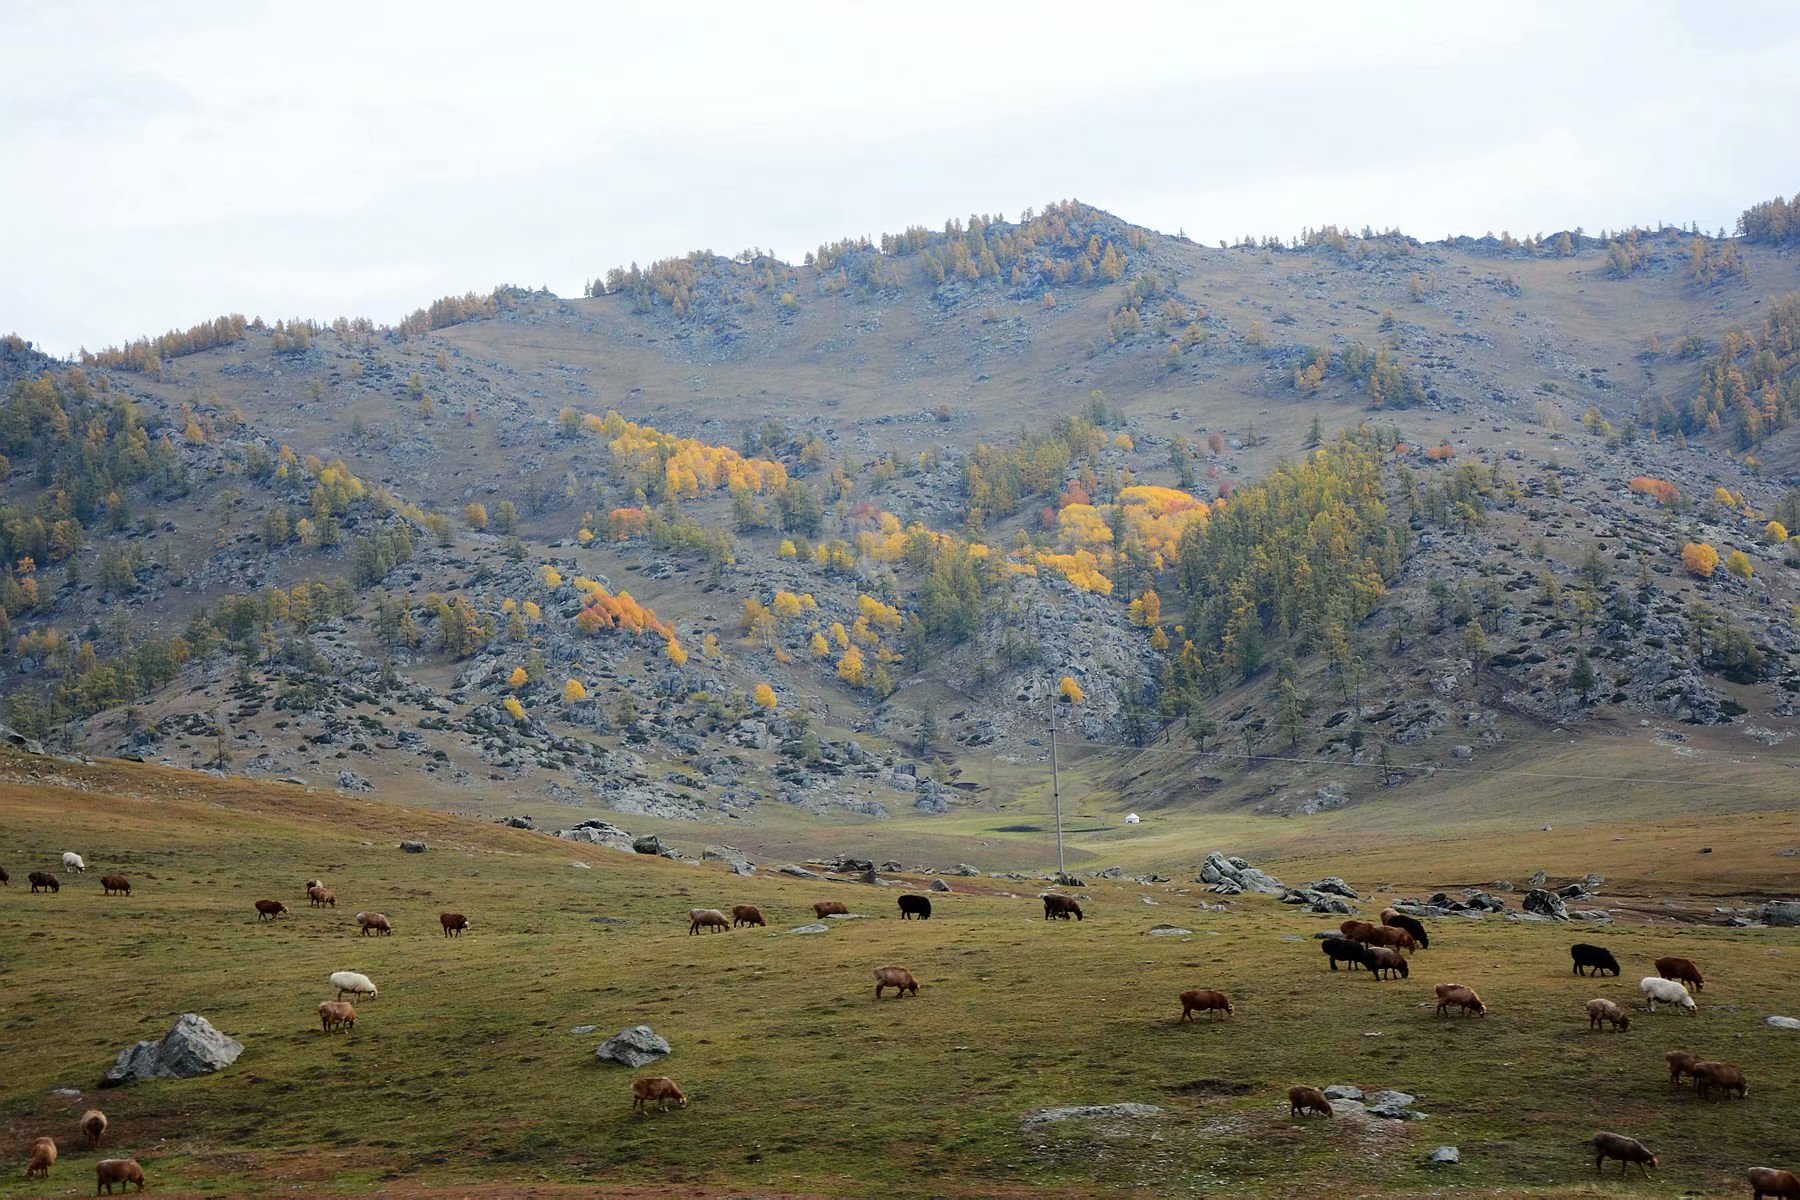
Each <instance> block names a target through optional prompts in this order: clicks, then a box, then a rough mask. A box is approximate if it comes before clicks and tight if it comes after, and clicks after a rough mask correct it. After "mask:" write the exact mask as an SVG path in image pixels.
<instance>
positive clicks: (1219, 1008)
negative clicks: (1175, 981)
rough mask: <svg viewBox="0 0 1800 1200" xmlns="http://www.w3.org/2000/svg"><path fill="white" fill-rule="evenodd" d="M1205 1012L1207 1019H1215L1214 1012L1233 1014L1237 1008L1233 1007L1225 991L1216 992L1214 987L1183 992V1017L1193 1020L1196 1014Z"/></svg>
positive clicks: (1186, 1019) (1184, 1019) (1183, 1018)
mask: <svg viewBox="0 0 1800 1200" xmlns="http://www.w3.org/2000/svg"><path fill="white" fill-rule="evenodd" d="M1197 1012H1203V1013H1205V1014H1206V1019H1207V1020H1209V1021H1210V1020H1213V1019H1214V1014H1216V1013H1221V1012H1222V1013H1224V1014H1225V1015H1226V1016H1228V1017H1229V1016H1232V1015H1233V1014H1235V1013H1236V1012H1237V1009H1235V1008H1233V1007H1231V1000H1230V999H1229V998H1228V997H1227V996H1226V995H1225V993H1224V992H1216V991H1214V990H1213V989H1212V988H1194V989H1193V990H1192V991H1187V992H1183V993H1181V1019H1182V1020H1183V1021H1191V1020H1193V1019H1194V1014H1195V1013H1197Z"/></svg>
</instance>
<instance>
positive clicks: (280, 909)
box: [256, 900, 287, 921]
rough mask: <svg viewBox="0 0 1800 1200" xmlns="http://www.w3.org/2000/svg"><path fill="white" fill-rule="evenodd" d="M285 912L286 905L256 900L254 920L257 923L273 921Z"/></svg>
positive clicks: (273, 901)
mask: <svg viewBox="0 0 1800 1200" xmlns="http://www.w3.org/2000/svg"><path fill="white" fill-rule="evenodd" d="M286 911H287V905H285V904H283V903H282V902H281V901H279V900H258V901H257V902H256V919H257V920H258V921H273V920H274V919H275V918H276V917H279V916H280V915H281V914H282V913H284V912H286Z"/></svg>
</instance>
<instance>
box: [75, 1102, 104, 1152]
mask: <svg viewBox="0 0 1800 1200" xmlns="http://www.w3.org/2000/svg"><path fill="white" fill-rule="evenodd" d="M79 1128H80V1130H81V1132H82V1133H83V1134H85V1135H86V1136H87V1144H88V1149H89V1150H92V1149H93V1148H94V1147H95V1146H98V1145H99V1144H100V1139H101V1138H103V1137H105V1136H106V1114H105V1113H103V1112H101V1111H100V1110H99V1109H97V1108H90V1109H88V1110H87V1111H86V1112H84V1113H82V1114H81V1124H80V1126H79Z"/></svg>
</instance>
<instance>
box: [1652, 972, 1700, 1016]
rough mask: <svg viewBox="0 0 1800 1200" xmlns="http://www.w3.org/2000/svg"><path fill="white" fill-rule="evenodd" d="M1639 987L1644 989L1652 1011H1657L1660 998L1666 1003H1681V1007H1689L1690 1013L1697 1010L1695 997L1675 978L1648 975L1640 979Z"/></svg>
mask: <svg viewBox="0 0 1800 1200" xmlns="http://www.w3.org/2000/svg"><path fill="white" fill-rule="evenodd" d="M1638 987H1639V988H1641V989H1642V990H1643V993H1644V1000H1645V1002H1646V1003H1647V1004H1648V1006H1649V1008H1650V1011H1651V1012H1655V1011H1656V1002H1657V1001H1658V1000H1661V1001H1662V1002H1663V1003H1664V1004H1679V1005H1681V1007H1683V1008H1685V1009H1687V1010H1688V1012H1689V1014H1694V1013H1695V1012H1696V1011H1697V1009H1696V1007H1695V1005H1694V998H1693V997H1692V996H1690V995H1688V990H1687V989H1686V988H1684V987H1682V986H1681V985H1680V984H1679V983H1676V982H1675V981H1674V980H1673V979H1662V978H1659V977H1658V976H1655V975H1646V976H1644V978H1643V979H1641V980H1639V981H1638Z"/></svg>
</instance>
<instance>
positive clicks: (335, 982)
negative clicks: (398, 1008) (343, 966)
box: [331, 971, 375, 1000]
mask: <svg viewBox="0 0 1800 1200" xmlns="http://www.w3.org/2000/svg"><path fill="white" fill-rule="evenodd" d="M331 986H332V987H334V988H336V989H337V990H338V999H339V1000H342V999H343V998H344V993H345V992H349V993H350V994H351V995H352V996H367V997H368V998H369V999H371V1000H373V999H374V998H375V984H374V982H373V981H371V980H370V979H369V977H368V976H367V975H358V974H357V973H356V972H355V971H333V972H332V973H331Z"/></svg>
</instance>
